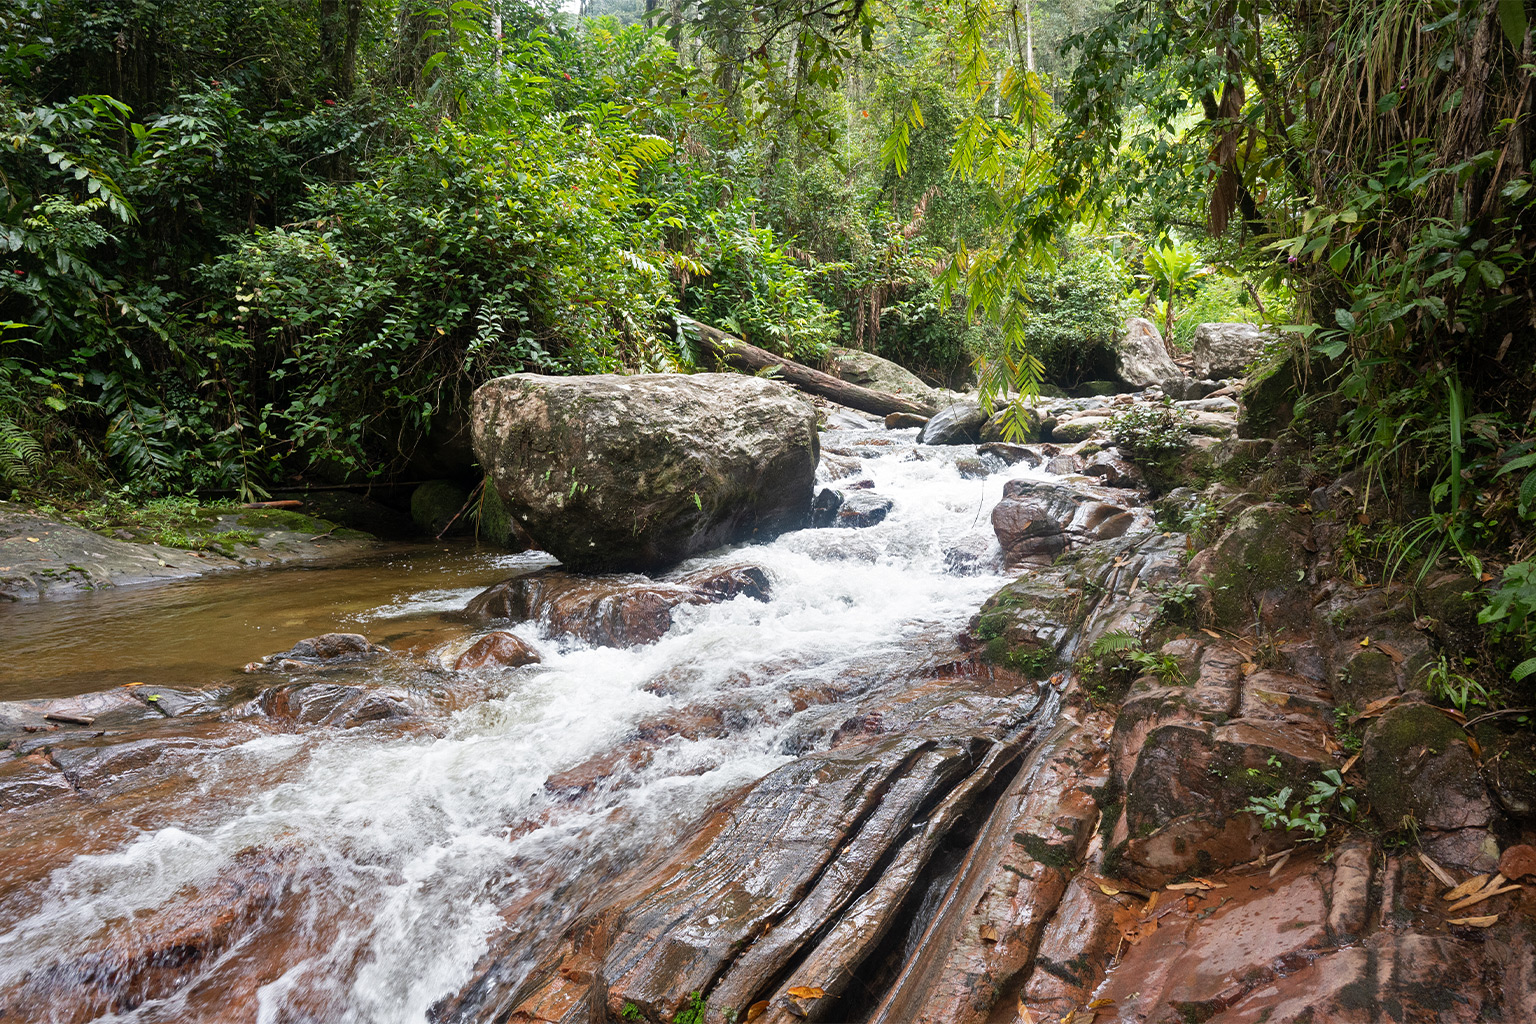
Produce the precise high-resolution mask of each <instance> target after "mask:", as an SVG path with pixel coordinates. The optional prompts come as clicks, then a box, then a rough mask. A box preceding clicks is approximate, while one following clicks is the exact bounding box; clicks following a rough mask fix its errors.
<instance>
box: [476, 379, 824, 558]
mask: <svg viewBox="0 0 1536 1024" xmlns="http://www.w3.org/2000/svg"><path fill="white" fill-rule="evenodd" d="M472 411H473V424H474V439H475V450H476V452H477V453H478V454H479V456H480V461H481V463H482V464H483V465H485V466H486V467H487V470H488V472H489V473H490V476H491V478H492V480H494V481H495V484H496V487H497V489H498V490H499V491H500V493H501V496H502V498H503V499H504V500H505V502H506V504H507V508H508V510H509V511H510V512H511V513H512V516H513V518H514V519H516V520H517V521H518V522H519V523H520V524H521V525H522V526H523V527H524V528H525V529H526V530H527V531H528V533H529V534H530V535H531V536H532V537H533V538H534V539H535V540H536V541H537V542H538V544H539V545H540V546H541V547H542V548H544V550H546V551H549V552H550V553H551V554H553V555H554V556H555V557H557V558H559V559H560V560H561V562H563V563H564V564H565V565H566V566H567V567H570V568H573V569H614V570H639V571H654V570H661V569H666V568H669V567H670V566H672V565H674V564H676V563H677V562H679V561H681V560H683V559H684V558H687V557H688V556H689V555H692V554H695V553H698V552H701V551H707V550H709V549H711V548H715V547H719V546H720V545H722V544H728V543H735V542H740V541H746V540H752V539H768V538H771V537H773V536H774V535H776V534H778V533H781V532H783V531H784V530H788V529H794V528H797V527H799V526H802V525H803V524H804V522H805V520H806V517H807V516H808V514H809V512H810V504H811V490H812V481H813V479H814V477H815V471H816V463H817V458H818V446H819V441H818V438H817V430H816V410H815V407H814V406H812V405H811V404H810V403H809V402H806V401H805V400H804V399H802V398H800V397H799V396H798V395H796V394H795V392H794V391H792V390H791V389H790V388H788V387H787V386H785V385H783V384H780V383H777V382H775V381H770V380H765V379H763V378H759V377H747V376H742V375H739V374H723V373H701V374H693V375H691V376H689V375H683V374H637V375H634V376H627V377H626V376H616V375H601V376H593V377H543V376H539V375H537V374H528V373H520V374H514V375H512V376H510V377H500V378H497V379H496V380H493V381H490V382H488V383H486V384H484V385H482V386H481V387H480V388H479V389H478V390H477V391H476V392H475V395H474V400H473V410H472Z"/></svg>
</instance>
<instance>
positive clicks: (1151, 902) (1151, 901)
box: [1141, 892, 1162, 917]
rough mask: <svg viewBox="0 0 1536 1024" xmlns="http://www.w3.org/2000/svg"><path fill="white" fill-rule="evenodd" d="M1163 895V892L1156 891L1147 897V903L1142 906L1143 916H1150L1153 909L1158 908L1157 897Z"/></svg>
mask: <svg viewBox="0 0 1536 1024" xmlns="http://www.w3.org/2000/svg"><path fill="white" fill-rule="evenodd" d="M1161 895H1162V893H1156V892H1155V893H1153V894H1152V895H1151V896H1148V897H1147V905H1146V906H1144V907H1142V908H1141V916H1142V917H1147V916H1149V915H1150V914H1151V913H1152V911H1154V910H1156V909H1157V898H1158V897H1159V896H1161Z"/></svg>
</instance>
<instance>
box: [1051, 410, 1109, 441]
mask: <svg viewBox="0 0 1536 1024" xmlns="http://www.w3.org/2000/svg"><path fill="white" fill-rule="evenodd" d="M1108 425H1109V417H1108V416H1079V417H1077V418H1076V419H1070V420H1065V421H1063V422H1060V423H1057V424H1056V425H1055V426H1054V427H1052V428H1051V440H1052V441H1056V442H1058V443H1060V444H1076V443H1077V442H1078V441H1086V440H1088V439H1089V438H1090V437H1092V436H1093V435H1094V433H1095V432H1096V431H1098V430H1100V429H1102V428H1104V427H1107V426H1108Z"/></svg>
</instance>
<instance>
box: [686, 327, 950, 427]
mask: <svg viewBox="0 0 1536 1024" xmlns="http://www.w3.org/2000/svg"><path fill="white" fill-rule="evenodd" d="M674 326H676V327H680V328H682V329H684V330H686V331H687V332H688V335H689V337H691V338H692V339H693V341H694V343H695V344H696V345H698V347H699V348H701V349H703V350H704V351H705V352H708V353H709V354H710V355H711V356H713V357H714V358H715V359H716V360H718V361H719V362H721V363H724V364H725V365H727V366H731V367H734V368H736V369H738V370H752V371H754V372H755V371H757V370H766V369H768V368H770V367H777V368H778V371H779V372H778V373H777V374H776V375H775V379H776V380H781V381H783V382H784V383H786V384H789V385H791V386H793V387H796V388H799V389H800V390H801V391H808V392H810V393H811V394H813V395H820V396H821V397H823V398H828V399H831V400H832V401H834V402H836V403H838V404H839V405H846V406H848V407H849V408H850V409H859V410H862V411H863V412H868V413H874V414H875V415H876V416H887V415H889V414H891V413H893V412H910V413H913V414H915V415H918V416H932V415H933V414H934V413H935V412H937V411H938V409H937V407H935V406H934V405H932V404H930V403H927V402H921V401H918V400H917V399H914V398H908V397H906V396H905V395H893V394H891V393H890V392H887V391H873V390H871V389H869V388H863V387H859V386H858V385H857V384H850V383H848V382H847V381H845V380H840V379H838V378H837V377H834V376H832V375H831V374H829V373H822V372H821V371H820V370H813V369H811V368H810V367H809V366H806V365H805V364H804V363H797V362H795V361H794V360H793V359H785V358H784V357H783V356H776V355H774V354H773V353H772V352H768V351H766V350H764V349H760V348H758V347H757V346H756V345H749V344H747V343H746V342H744V341H742V340H741V339H740V338H733V337H731V336H730V335H729V334H726V333H725V332H724V331H720V330H717V329H715V328H713V327H710V326H709V325H708V324H701V323H699V322H698V321H697V320H694V319H692V318H690V317H686V316H679V317H677V318H676V320H675V323H674Z"/></svg>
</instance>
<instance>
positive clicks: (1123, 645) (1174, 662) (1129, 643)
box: [1088, 630, 1188, 686]
mask: <svg viewBox="0 0 1536 1024" xmlns="http://www.w3.org/2000/svg"><path fill="white" fill-rule="evenodd" d="M1088 651H1089V653H1090V654H1092V655H1093V657H1094V658H1096V659H1097V660H1098V661H1100V662H1101V663H1103V664H1104V666H1105V668H1108V669H1111V670H1116V669H1118V670H1122V671H1123V670H1126V669H1139V670H1140V672H1141V674H1143V675H1155V676H1157V679H1158V682H1160V683H1162V684H1163V685H1165V686H1167V685H1171V684H1174V683H1180V684H1182V683H1185V682H1188V680H1186V679H1185V678H1184V673H1183V671H1182V670H1180V668H1179V660H1178V659H1177V658H1175V657H1173V656H1172V655H1168V654H1154V653H1152V652H1151V651H1144V650H1142V649H1141V637H1139V636H1136V635H1135V634H1134V633H1127V632H1125V631H1124V630H1113V631H1111V632H1108V633H1105V634H1104V635H1103V636H1101V637H1099V638H1098V639H1097V640H1095V641H1094V642H1093V645H1092V646H1091V647H1089V648H1088ZM1111 660H1112V661H1113V663H1111Z"/></svg>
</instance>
